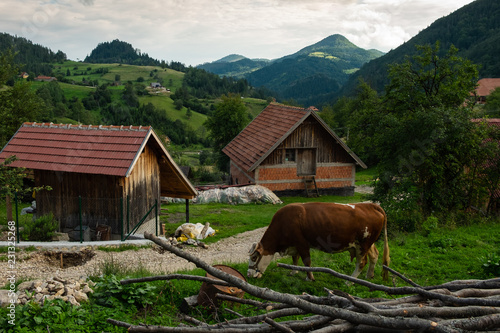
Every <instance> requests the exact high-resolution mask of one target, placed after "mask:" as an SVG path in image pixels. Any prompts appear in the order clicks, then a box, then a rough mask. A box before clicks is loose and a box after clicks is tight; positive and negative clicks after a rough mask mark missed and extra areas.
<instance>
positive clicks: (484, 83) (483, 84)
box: [476, 79, 500, 96]
mask: <svg viewBox="0 0 500 333" xmlns="http://www.w3.org/2000/svg"><path fill="white" fill-rule="evenodd" d="M477 84H478V86H477V88H476V93H477V95H478V96H488V95H489V94H490V93H491V92H492V91H493V90H495V89H496V88H498V87H500V79H481V80H479V81H478V82H477Z"/></svg>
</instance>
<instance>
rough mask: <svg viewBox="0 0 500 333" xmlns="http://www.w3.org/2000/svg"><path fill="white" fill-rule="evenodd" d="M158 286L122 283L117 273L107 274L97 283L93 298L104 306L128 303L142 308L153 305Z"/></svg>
mask: <svg viewBox="0 0 500 333" xmlns="http://www.w3.org/2000/svg"><path fill="white" fill-rule="evenodd" d="M156 294H157V293H156V287H154V286H152V285H151V284H147V283H141V284H129V285H122V284H121V283H120V281H119V280H118V278H117V277H116V276H115V275H107V276H104V278H103V279H102V280H101V281H100V282H98V283H97V284H96V287H95V289H94V294H93V296H92V297H93V299H94V300H95V302H96V303H97V304H99V305H102V306H108V307H114V306H117V303H122V304H123V303H126V304H129V305H135V306H136V307H138V308H142V307H144V306H146V305H151V304H153V302H152V301H151V300H152V299H153V297H155V295H156Z"/></svg>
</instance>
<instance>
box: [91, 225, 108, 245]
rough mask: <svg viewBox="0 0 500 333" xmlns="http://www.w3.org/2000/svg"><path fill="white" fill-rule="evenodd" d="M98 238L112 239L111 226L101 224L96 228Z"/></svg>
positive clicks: (103, 239) (102, 239)
mask: <svg viewBox="0 0 500 333" xmlns="http://www.w3.org/2000/svg"><path fill="white" fill-rule="evenodd" d="M95 233H96V238H98V239H97V240H101V241H107V240H110V239H111V226H109V225H104V224H100V225H98V226H97V227H96V229H95Z"/></svg>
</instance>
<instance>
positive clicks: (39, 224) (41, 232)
mask: <svg viewBox="0 0 500 333" xmlns="http://www.w3.org/2000/svg"><path fill="white" fill-rule="evenodd" d="M58 229H59V222H58V221H57V220H56V219H54V215H53V214H52V213H50V214H49V215H44V216H41V217H39V218H37V219H36V220H34V221H33V220H28V221H27V222H26V224H25V225H24V230H23V231H22V232H21V237H22V238H23V239H24V240H28V241H39V242H47V241H51V240H52V236H54V234H55V231H56V230H58Z"/></svg>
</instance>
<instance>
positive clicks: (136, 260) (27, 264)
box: [0, 228, 266, 285]
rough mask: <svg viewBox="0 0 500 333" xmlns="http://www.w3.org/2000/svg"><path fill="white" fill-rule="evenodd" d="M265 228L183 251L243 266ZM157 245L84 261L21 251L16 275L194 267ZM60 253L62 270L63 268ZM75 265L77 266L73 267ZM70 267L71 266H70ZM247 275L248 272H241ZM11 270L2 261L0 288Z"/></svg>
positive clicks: (88, 253) (87, 254)
mask: <svg viewBox="0 0 500 333" xmlns="http://www.w3.org/2000/svg"><path fill="white" fill-rule="evenodd" d="M265 229H266V228H260V229H256V230H252V231H248V232H244V233H242V234H239V235H235V236H233V237H228V238H225V239H222V240H220V241H219V242H217V243H213V244H209V245H208V249H204V248H201V247H194V246H185V247H184V250H185V251H188V252H189V253H191V254H193V255H195V256H197V257H198V258H201V259H202V260H204V261H205V262H207V263H209V264H212V265H213V264H230V263H241V262H246V261H247V260H248V251H249V249H250V247H251V245H252V244H253V243H255V242H258V241H259V240H260V238H261V237H262V235H263V234H264V231H265ZM162 250H163V249H161V248H160V247H159V246H157V245H156V244H155V245H154V246H153V247H152V248H142V249H139V250H137V251H134V250H128V251H123V252H106V251H100V250H93V249H89V248H81V249H80V250H79V252H81V254H82V256H81V257H83V259H80V258H76V256H75V255H74V254H73V252H74V251H73V252H68V251H61V250H55V249H54V250H50V249H47V250H40V251H33V252H25V251H20V252H18V253H17V254H16V270H15V276H16V279H17V280H23V281H27V280H36V279H45V278H49V277H60V278H62V279H70V278H72V279H78V278H86V277H88V276H92V275H94V276H95V275H100V274H101V272H102V269H103V267H104V266H106V265H110V264H113V265H122V266H123V267H128V268H145V269H147V270H148V271H151V272H153V273H156V274H166V273H172V272H175V271H178V270H181V269H193V268H195V266H194V265H193V264H191V263H189V262H188V261H186V260H185V259H182V258H179V257H177V256H175V255H174V254H171V253H169V252H164V251H162ZM61 253H62V256H63V268H61V258H60V257H61ZM73 264H76V265H75V266H71V265H73ZM70 266H71V267H70ZM242 273H243V274H246V272H242ZM11 274H12V271H11V270H10V268H9V263H8V262H7V261H1V262H0V285H4V284H6V283H7V278H9V277H10V275H11Z"/></svg>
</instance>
